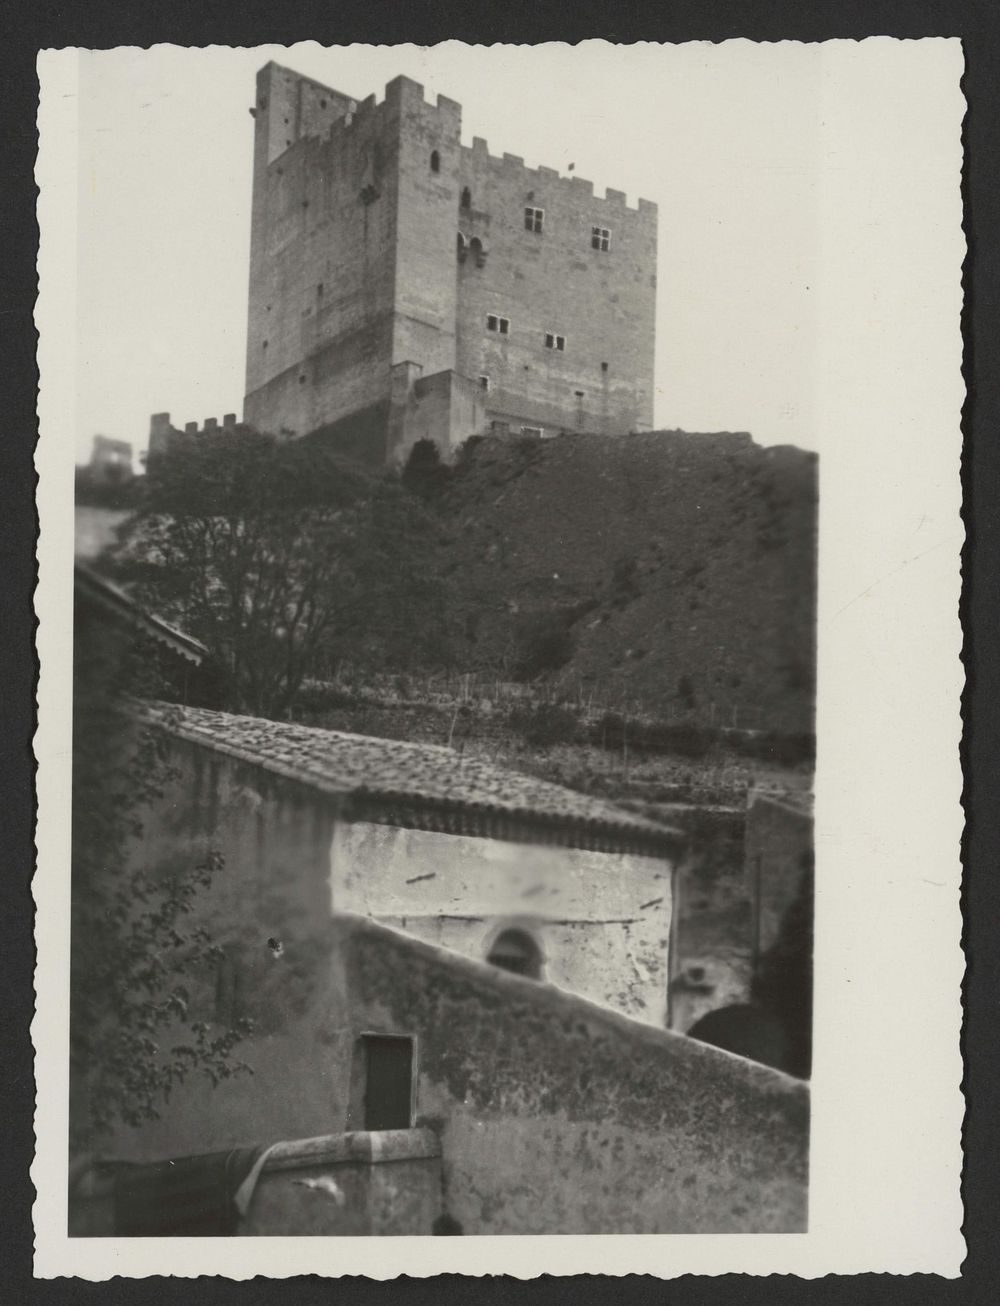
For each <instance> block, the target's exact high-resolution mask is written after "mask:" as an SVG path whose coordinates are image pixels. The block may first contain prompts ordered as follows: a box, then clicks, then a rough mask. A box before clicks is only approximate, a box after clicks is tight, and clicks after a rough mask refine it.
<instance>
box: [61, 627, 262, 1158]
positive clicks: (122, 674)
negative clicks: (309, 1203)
mask: <svg viewBox="0 0 1000 1306" xmlns="http://www.w3.org/2000/svg"><path fill="white" fill-rule="evenodd" d="M77 656H78V665H77V675H76V679H75V686H74V758H73V761H74V765H73V835H72V853H73V859H72V877H73V878H72V900H71V901H72V907H71V914H72V956H71V965H70V1067H71V1071H70V1143H71V1147H72V1149H73V1150H75V1151H80V1150H94V1149H99V1148H100V1147H101V1146H102V1144H104V1143H106V1141H107V1140H108V1139H109V1138H110V1137H111V1136H112V1135H113V1134H114V1133H115V1131H116V1130H117V1129H119V1128H120V1127H121V1126H123V1125H125V1126H138V1125H141V1124H143V1123H144V1122H146V1121H150V1120H155V1119H156V1118H157V1117H158V1116H159V1114H160V1112H161V1110H162V1109H163V1106H164V1104H165V1103H166V1102H168V1101H169V1098H170V1095H171V1093H172V1091H173V1090H174V1089H175V1088H176V1087H177V1086H178V1085H179V1084H180V1083H181V1082H182V1081H183V1080H185V1079H186V1078H187V1077H188V1076H189V1075H192V1074H195V1075H204V1076H207V1077H208V1078H209V1079H210V1080H211V1081H212V1082H213V1083H218V1082H219V1081H220V1080H223V1079H227V1078H229V1077H230V1076H232V1075H235V1074H243V1073H247V1072H248V1070H249V1067H248V1066H246V1065H245V1064H244V1063H243V1062H241V1061H240V1060H239V1059H238V1058H237V1057H236V1055H235V1052H236V1048H237V1046H238V1044H239V1043H240V1041H241V1040H242V1039H243V1038H244V1037H245V1035H246V1034H248V1033H249V1032H250V1028H249V1025H248V1024H247V1023H246V1022H237V1023H235V1024H234V1025H233V1026H231V1027H228V1026H227V1027H220V1026H215V1025H213V1024H212V1023H210V1022H208V1021H206V1020H203V1019H198V1018H196V1014H197V1015H201V1014H204V1013H195V1012H193V1011H192V1010H191V1008H190V995H191V989H192V987H193V985H194V984H195V983H197V982H198V980H199V975H201V974H204V973H205V972H206V971H207V972H208V973H210V974H211V973H212V972H213V971H214V970H215V968H216V966H217V964H218V961H219V959H220V956H221V953H220V951H219V949H218V948H217V947H216V946H215V945H214V943H213V941H212V938H211V936H210V935H209V933H208V932H207V931H206V930H205V929H203V928H201V927H199V926H198V925H197V924H196V923H195V908H196V906H197V902H198V899H199V896H200V895H201V894H202V893H203V892H204V890H205V889H206V888H207V887H208V886H209V885H210V883H211V881H212V879H213V877H215V876H217V875H219V874H222V873H224V867H223V864H222V859H221V857H220V856H219V855H218V854H216V853H212V852H210V853H208V854H207V855H204V856H202V857H200V858H196V857H193V856H190V855H186V854H185V853H184V851H183V850H179V852H178V857H177V860H176V862H175V864H174V865H173V866H172V867H171V868H170V870H169V873H167V874H161V873H159V872H157V871H154V870H153V869H152V868H150V867H147V866H146V865H144V864H143V862H142V860H141V857H137V855H136V853H137V850H139V849H141V843H140V842H139V841H140V839H141V835H142V811H143V808H144V807H145V806H146V804H148V803H150V802H151V801H153V800H154V799H155V798H156V797H157V796H158V795H159V794H160V793H161V792H162V789H163V786H164V785H165V784H167V783H168V782H169V781H170V779H171V776H172V772H171V768H170V766H169V762H168V757H167V753H166V736H165V735H164V733H163V730H162V728H159V727H155V726H152V725H147V726H142V725H140V724H138V723H136V721H135V720H134V718H132V717H130V716H129V713H128V709H127V700H126V699H125V697H124V693H123V691H125V690H128V689H131V690H133V691H134V690H136V689H140V688H143V681H144V679H145V676H146V667H148V665H149V664H148V659H146V658H144V657H143V654H142V650H140V649H129V650H126V651H125V654H124V656H122V655H121V650H112V648H111V647H104V648H102V647H101V646H100V644H99V643H98V644H95V643H94V642H93V641H92V640H91V641H83V643H82V647H81V640H80V634H79V631H78V642H77Z"/></svg>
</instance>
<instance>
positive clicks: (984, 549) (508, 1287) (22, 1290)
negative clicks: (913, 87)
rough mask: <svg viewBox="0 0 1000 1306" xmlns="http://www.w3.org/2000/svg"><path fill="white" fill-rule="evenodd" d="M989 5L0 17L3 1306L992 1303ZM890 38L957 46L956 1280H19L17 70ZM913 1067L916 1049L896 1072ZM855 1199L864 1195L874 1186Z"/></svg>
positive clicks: (25, 778) (993, 286)
mask: <svg viewBox="0 0 1000 1306" xmlns="http://www.w3.org/2000/svg"><path fill="white" fill-rule="evenodd" d="M998 11H1000V5H998V4H997V3H996V0H992V2H989V0H987V2H982V3H976V2H974V0H968V2H963V0H942V2H940V3H934V2H932V0H909V2H906V0H902V2H897V3H891V2H882V0H866V2H865V3H849V2H848V0H840V2H837V3H822V2H813V0H787V2H786V3H781V2H779V0H772V2H771V3H753V2H752V0H745V2H744V3H739V2H737V0H700V2H699V0H686V2H685V3H669V0H660V2H659V3H642V4H629V5H623V4H619V3H612V0H607V2H606V3H600V4H599V3H596V2H595V0H573V2H572V3H568V2H567V0H562V3H554V4H553V3H550V4H549V5H547V6H545V7H543V6H542V5H540V4H538V3H537V0H536V3H532V4H525V3H523V2H522V0H506V3H504V2H502V0H493V3H484V2H483V0H464V2H463V3H462V4H454V3H449V4H440V3H439V4H433V3H432V4H426V3H423V2H422V0H389V2H387V0H327V2H326V3H322V4H320V3H288V2H287V0H286V3H283V4H281V5H278V4H276V3H271V4H266V5H265V4H262V3H260V0H244V3H239V4H237V3H230V4H219V3H209V2H208V0H201V2H200V3H191V2H190V0H172V3H170V4H169V5H166V4H164V5H156V6H142V5H140V4H137V3H134V2H133V3H120V2H116V3H112V2H109V0H94V2H93V3H91V4H87V5H83V4H66V3H64V4H58V3H46V2H44V0H42V2H41V3H38V2H36V3H34V4H32V3H31V0H22V3H21V5H20V6H19V7H18V8H17V9H16V10H15V9H14V8H13V6H12V5H11V3H10V0H3V2H2V3H0V96H2V99H0V105H2V108H0V113H2V131H0V223H2V229H0V350H2V352H0V358H2V364H3V365H2V370H0V384H2V392H0V394H2V400H0V413H2V420H0V577H2V598H3V603H2V607H0V612H2V617H0V640H2V645H0V647H2V652H3V658H2V661H0V779H2V785H3V788H2V793H3V795H4V799H5V802H4V813H3V814H4V821H3V826H2V829H3V838H2V841H0V848H2V867H0V902H2V910H3V936H2V946H0V967H2V972H0V974H2V982H3V989H2V994H3V1000H2V1002H0V1049H2V1052H0V1086H2V1095H3V1096H2V1100H0V1113H2V1114H0V1121H2V1125H3V1132H2V1135H0V1138H2V1150H0V1158H2V1171H0V1173H2V1176H3V1179H2V1182H3V1188H2V1193H3V1203H2V1209H3V1228H2V1230H0V1256H2V1264H0V1295H2V1298H3V1300H6V1301H9V1302H22V1301H38V1302H46V1303H47V1302H74V1303H75V1302H84V1303H89V1302H100V1303H104V1302H115V1303H117V1302H143V1303H146V1302H148V1303H154V1302H155V1303H160V1302H163V1303H174V1302H177V1303H184V1304H185V1306H187V1303H190V1302H195V1303H197V1302H201V1301H206V1302H207V1301H211V1302H220V1303H222V1302H239V1303H240V1306H246V1304H247V1303H250V1304H256V1303H258V1302H272V1301H273V1302H281V1303H286V1302H287V1303H292V1302H295V1303H298V1302H312V1301H320V1300H323V1301H327V1300H331V1299H332V1300H334V1301H346V1302H349V1303H351V1304H352V1306H354V1304H356V1306H383V1304H384V1303H391V1304H392V1306H396V1303H407V1304H408V1303H434V1304H435V1306H437V1303H441V1302H465V1301H474V1302H478V1303H484V1306H485V1304H489V1306H493V1304H494V1303H496V1304H497V1306H499V1304H500V1303H503V1306H508V1303H510V1304H513V1303H521V1302H526V1301H530V1302H536V1301H537V1302H547V1303H558V1304H560V1306H561V1304H562V1303H573V1304H574V1306H581V1304H588V1303H597V1302H604V1301H615V1302H618V1301H621V1302H626V1303H632V1302H635V1303H640V1302H642V1303H645V1302H650V1303H652V1302H662V1301H669V1302H675V1301H677V1302H682V1303H683V1302H706V1303H713V1306H714V1303H716V1302H730V1301H732V1302H741V1303H742V1302H747V1303H751V1302H761V1303H765V1302H766V1303H770V1302H773V1301H779V1302H780V1301H800V1300H805V1301H810V1302H818V1303H840V1302H850V1303H857V1302H889V1303H904V1302H905V1303H908V1302H919V1303H936V1302H948V1303H950V1302H980V1301H982V1302H988V1301H993V1300H997V1299H1000V1272H998V1271H1000V1265H998V1261H1000V1257H998V1254H997V1249H998V1245H1000V1200H998V1191H1000V1184H998V1178H997V1173H998V1169H1000V1127H998V1121H1000V1103H998V1094H997V1085H998V1081H1000V1049H998V1040H997V1025H998V1024H1000V1018H998V1013H1000V989H998V983H997V981H998V975H1000V939H998V930H997V921H998V920H1000V838H998V823H997V809H998V806H1000V801H998V800H1000V748H998V736H1000V732H998V729H997V724H998V718H1000V643H998V640H997V632H998V626H1000V605H998V603H997V601H996V597H997V596H996V592H997V588H998V578H1000V556H998V554H1000V549H998V544H1000V423H998V420H997V419H998V408H1000V395H998V384H1000V367H998V356H1000V323H998V321H997V305H998V301H1000V259H998V233H1000V165H998V160H1000V111H998V101H1000V89H998V88H1000V57H998V56H1000V35H998V17H997V15H998ZM872 35H890V36H897V37H910V38H918V37H925V36H958V37H961V38H962V41H963V45H964V51H965V59H966V74H965V78H964V80H963V90H964V92H965V95H966V98H967V101H968V113H967V117H966V122H965V129H964V137H965V147H966V158H965V171H964V180H963V190H964V198H965V205H966V209H965V230H966V235H967V238H968V244H969V252H968V256H967V260H966V265H965V272H964V289H965V308H964V314H963V332H964V338H965V361H964V372H965V378H966V384H967V387H968V398H967V401H966V405H965V410H964V420H963V429H964V433H965V457H964V464H963V485H964V492H965V505H966V506H965V519H966V530H967V533H968V542H967V545H966V549H965V556H964V577H965V583H964V591H963V598H962V619H963V626H964V629H965V652H964V657H965V662H966V671H967V676H968V685H967V689H966V693H965V699H964V715H965V738H964V742H963V750H962V751H963V764H964V767H965V776H966V791H965V802H966V813H967V818H968V829H967V833H966V838H965V843H964V848H963V853H964V859H965V887H964V892H963V910H964V914H965V937H964V943H965V948H966V957H967V964H968V973H967V978H966V995H965V996H966V1020H965V1028H964V1032H963V1051H964V1054H965V1058H966V1079H965V1085H964V1087H965V1092H966V1096H967V1119H966V1130H965V1149H966V1166H965V1173H964V1179H963V1190H964V1199H965V1204H966V1222H965V1236H966V1239H967V1241H968V1245H969V1255H968V1259H967V1261H966V1264H965V1267H964V1272H963V1277H962V1278H961V1279H959V1280H944V1279H939V1278H935V1277H933V1276H929V1275H912V1276H908V1277H902V1276H890V1275H862V1276H857V1277H851V1278H840V1277H828V1278H826V1279H819V1280H811V1281H810V1280H801V1279H796V1278H794V1277H791V1276H772V1277H770V1278H752V1277H750V1276H740V1275H727V1276H723V1277H721V1278H715V1279H708V1278H693V1277H686V1278H683V1279H676V1280H671V1281H667V1282H661V1281H659V1280H655V1279H651V1278H643V1277H638V1276H632V1277H630V1278H626V1279H610V1278H609V1279H602V1278H598V1277H589V1278H588V1277H583V1276H581V1277H576V1278H543V1279H540V1280H534V1281H529V1282H524V1283H522V1282H520V1281H518V1280H514V1279H501V1278H493V1279H477V1280H472V1279H461V1278H459V1277H457V1276H443V1277H441V1278H438V1279H431V1280H419V1279H402V1280H397V1281H395V1282H389V1283H377V1282H372V1281H370V1280H366V1279H357V1278H355V1279H339V1280H337V1279H328V1280H324V1279H318V1278H305V1277H303V1278H299V1279H290V1280H274V1281H271V1280H264V1279H257V1280H253V1281H250V1282H246V1283H233V1282H230V1281H228V1280H223V1279H200V1280H197V1281H192V1280H183V1279H178V1280H171V1279H163V1278H160V1279H156V1278H152V1279H146V1280H134V1281H133V1280H121V1279H117V1280H112V1281H110V1282H108V1283H103V1284H100V1283H97V1284H90V1283H86V1282H84V1281H82V1280H69V1279H64V1280H54V1281H33V1280H32V1278H31V1254H32V1230H31V1203H32V1200H33V1189H32V1187H31V1184H30V1182H29V1178H28V1171H29V1167H30V1164H31V1158H32V1154H33V1147H34V1139H33V1133H32V1113H33V1109H34V1089H33V1066H32V1056H31V1051H32V1050H31V1041H30V1037H29V1031H28V1022H29V1019H30V1015H31V1011H32V1006H33V998H32V966H33V961H34V957H33V945H32V924H33V909H32V900H31V896H30V875H31V868H32V859H33V845H32V826H33V821H34V806H33V790H32V786H33V767H32V763H31V752H30V748H31V735H32V733H33V730H34V682H35V675H36V663H35V660H34V655H33V652H32V641H33V633H34V617H33V614H32V608H31V599H32V591H33V587H34V583H35V560H34V537H35V530H36V519H35V512H34V503H33V500H34V484H35V477H34V471H33V466H32V455H33V448H34V442H35V437H36V430H37V427H36V417H35V399H36V390H37V380H38V377H37V369H36V365H35V346H36V334H35V329H34V325H33V320H32V313H33V307H34V300H35V295H36V291H37V283H36V275H35V256H36V247H37V235H38V232H37V226H36V223H35V216H34V206H35V195H36V192H35V186H34V181H33V177H32V173H33V168H34V161H35V153H36V133H35V113H36V108H37V95H38V83H37V78H36V74H35V58H36V55H37V52H38V50H39V49H42V48H46V47H54V48H58V47H62V46H82V47H89V48H106V47H110V46H117V45H137V46H148V45H151V44H154V43H158V42H173V43H176V44H180V45H207V44H214V43H217V44H225V45H245V46H252V45H258V44H262V43H269V42H276V43H280V44H291V43H292V42H294V41H298V40H315V41H318V42H319V43H320V44H323V45H346V44H350V43H351V42H356V41H358V42H369V43H378V44H399V43H401V42H405V41H413V42H416V43H419V44H424V45H431V44H434V43H436V42H438V41H442V40H447V39H459V40H464V41H468V42H481V43H484V44H490V43H494V42H501V41H502V42H518V43H524V44H536V43H538V42H541V41H547V40H562V41H579V40H583V39H587V38H590V37H600V38H604V39H607V40H611V41H619V42H622V43H628V42H632V41H638V40H648V41H674V42H676V41H686V40H712V41H721V40H725V39H727V38H730V37H737V36H738V37H745V38H747V39H750V40H756V41H775V40H801V41H819V40H824V39H830V38H833V37H841V38H843V37H849V38H862V37H865V36H872ZM923 1054H924V1049H922V1048H914V1049H913V1055H914V1057H915V1058H916V1057H920V1056H921V1055H923ZM859 1182H871V1183H878V1182H879V1177H878V1176H877V1175H870V1176H867V1177H864V1176H859Z"/></svg>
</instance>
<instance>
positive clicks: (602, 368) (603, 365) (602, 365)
mask: <svg viewBox="0 0 1000 1306" xmlns="http://www.w3.org/2000/svg"><path fill="white" fill-rule="evenodd" d="M607 370H608V365H607V363H602V364H601V371H602V372H606V371H607Z"/></svg>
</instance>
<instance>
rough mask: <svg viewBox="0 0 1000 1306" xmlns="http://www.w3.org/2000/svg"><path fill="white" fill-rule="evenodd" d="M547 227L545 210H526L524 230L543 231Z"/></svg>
mask: <svg viewBox="0 0 1000 1306" xmlns="http://www.w3.org/2000/svg"><path fill="white" fill-rule="evenodd" d="M544 225H545V210H544V209H525V210H524V229H525V231H539V232H540V231H541V230H542V227H543V226H544Z"/></svg>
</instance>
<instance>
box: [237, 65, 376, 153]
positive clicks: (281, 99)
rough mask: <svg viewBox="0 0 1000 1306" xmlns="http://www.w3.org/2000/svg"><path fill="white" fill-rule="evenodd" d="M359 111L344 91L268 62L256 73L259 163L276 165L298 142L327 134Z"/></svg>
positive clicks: (351, 98) (354, 101) (254, 109)
mask: <svg viewBox="0 0 1000 1306" xmlns="http://www.w3.org/2000/svg"><path fill="white" fill-rule="evenodd" d="M356 109H357V101H356V100H355V99H354V98H353V97H351V96H349V95H345V94H344V93H343V91H337V90H334V89H333V87H331V86H324V84H323V83H322V82H317V81H315V80H314V79H313V78H311V77H304V76H302V74H301V73H297V72H295V71H294V69H292V68H285V67H283V66H282V65H281V64H278V63H274V62H273V61H272V62H270V63H266V64H265V65H264V67H263V68H261V69H260V71H259V72H258V73H257V98H256V103H255V104H254V107H253V109H251V113H252V114H253V117H254V119H255V120H256V139H257V143H258V147H259V153H258V156H257V157H258V159H259V161H260V162H262V163H263V162H266V163H267V164H270V163H273V162H274V160H275V159H277V158H278V157H279V156H280V155H282V154H283V153H284V152H285V150H287V149H289V148H290V147H291V146H292V145H294V144H295V143H296V142H297V141H299V140H302V139H303V138H306V137H310V136H324V135H326V134H328V133H329V131H330V128H331V127H332V126H333V125H334V123H336V122H338V121H342V120H344V119H345V118H347V117H349V116H350V115H351V114H353V113H354V112H355V110H356Z"/></svg>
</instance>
